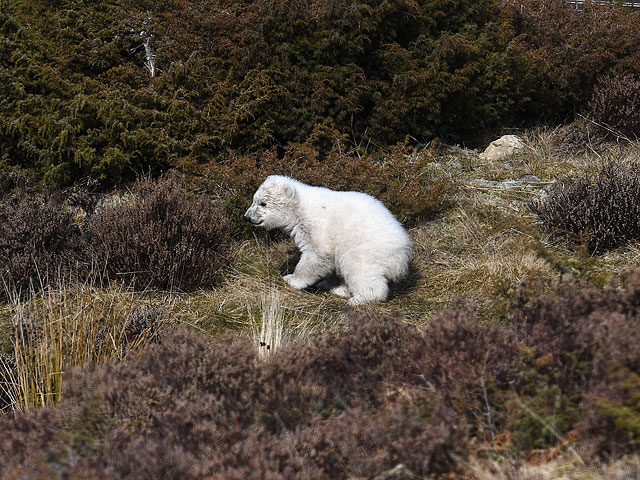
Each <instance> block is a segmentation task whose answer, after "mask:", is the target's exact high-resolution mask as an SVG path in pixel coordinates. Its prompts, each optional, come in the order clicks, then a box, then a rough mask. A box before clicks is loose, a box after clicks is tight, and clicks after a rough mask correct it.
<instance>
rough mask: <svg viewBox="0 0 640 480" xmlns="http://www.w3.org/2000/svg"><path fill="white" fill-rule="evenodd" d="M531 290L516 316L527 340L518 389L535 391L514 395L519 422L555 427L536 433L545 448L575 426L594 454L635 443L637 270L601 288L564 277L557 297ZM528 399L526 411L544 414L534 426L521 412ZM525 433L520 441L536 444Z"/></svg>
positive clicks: (639, 332)
mask: <svg viewBox="0 0 640 480" xmlns="http://www.w3.org/2000/svg"><path fill="white" fill-rule="evenodd" d="M523 292H524V291H523ZM533 292H537V290H535V289H534V290H532V291H530V292H529V293H528V294H523V295H521V296H520V297H519V299H518V300H517V302H516V303H515V304H514V309H515V311H514V314H513V316H512V319H511V321H512V323H513V326H514V329H515V330H514V333H515V335H516V337H517V338H518V341H519V343H520V344H521V345H522V348H521V354H520V356H519V366H518V371H519V372H521V373H520V375H519V379H518V381H517V385H518V387H517V391H518V392H520V394H521V395H522V394H527V395H528V396H529V397H530V399H527V398H525V397H522V398H520V399H516V398H514V399H512V402H511V404H512V407H514V408H512V409H511V421H512V422H513V424H514V426H516V427H519V428H522V427H523V425H525V424H528V425H531V426H533V427H535V428H538V429H540V427H541V420H542V421H545V423H546V424H547V425H549V424H550V425H552V426H553V427H554V428H553V429H549V428H548V427H545V430H546V432H541V433H543V435H544V436H543V437H538V438H540V439H541V440H544V442H543V443H542V444H541V446H543V445H544V446H548V445H549V444H550V442H552V441H553V442H555V441H558V439H559V437H558V436H562V435H563V434H564V433H566V432H568V431H569V430H571V429H573V430H574V431H576V432H578V434H579V439H580V441H581V443H582V444H583V445H584V446H585V448H586V449H587V450H589V451H591V452H592V453H593V452H595V453H602V454H606V453H607V452H612V451H613V452H616V453H619V452H622V451H628V450H629V449H632V448H634V447H633V443H632V442H633V441H635V438H636V437H635V435H637V430H636V429H635V427H634V425H635V424H634V423H633V422H634V419H637V409H636V411H634V410H633V409H634V407H633V405H634V404H633V403H632V402H633V401H634V400H633V398H636V397H637V395H638V389H637V387H638V385H637V383H636V382H635V381H634V378H635V377H633V375H631V373H632V372H636V371H637V369H638V368H640V350H639V349H638V348H637V345H638V342H639V341H640V328H639V327H640V300H639V299H640V296H639V295H638V293H639V292H640V272H638V271H634V272H632V273H630V274H628V275H626V276H625V278H623V281H622V283H621V284H620V285H615V284H614V285H611V286H608V287H606V288H605V289H604V290H602V291H601V290H597V289H595V288H593V287H590V286H586V285H580V284H576V283H575V282H565V283H564V284H563V286H562V288H561V290H560V292H559V294H556V295H539V293H533ZM513 400H515V402H514V401H513ZM523 402H527V403H528V407H527V408H528V410H530V413H529V414H528V416H529V417H532V418H534V419H535V418H537V419H541V420H537V424H538V425H537V427H536V425H535V423H533V422H532V421H531V420H532V418H529V419H528V420H527V419H526V416H527V415H523V412H522V407H521V405H522V403H523ZM531 412H533V415H532V414H531ZM525 413H526V412H525ZM527 434H528V433H527V432H526V431H523V430H520V431H519V432H518V435H519V436H520V439H518V438H516V439H515V441H516V442H517V441H518V440H521V441H522V442H523V444H524V442H525V441H527V440H529V442H528V443H526V445H532V444H535V440H534V442H533V443H532V442H531V441H530V440H531V438H530V437H529V438H528V437H527V436H526V435H527ZM544 437H546V439H545V438H544ZM553 437H555V439H554V438H553Z"/></svg>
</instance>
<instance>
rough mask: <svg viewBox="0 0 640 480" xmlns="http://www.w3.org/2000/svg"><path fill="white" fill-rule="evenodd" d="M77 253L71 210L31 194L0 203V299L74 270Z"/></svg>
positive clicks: (76, 231) (79, 248)
mask: <svg viewBox="0 0 640 480" xmlns="http://www.w3.org/2000/svg"><path fill="white" fill-rule="evenodd" d="M81 251H82V237H81V232H80V228H79V227H78V225H77V224H76V222H75V220H74V213H73V211H71V210H70V209H65V208H63V206H62V205H61V204H60V203H58V202H56V201H54V200H53V199H52V198H50V197H49V196H47V195H43V194H39V193H33V192H31V193H28V194H26V195H20V196H19V195H14V196H10V197H9V198H7V199H5V200H4V201H2V202H0V277H1V278H2V281H3V282H5V284H4V287H0V298H1V297H3V296H4V295H5V294H7V292H12V293H13V292H25V291H28V290H29V289H30V285H35V286H36V288H38V287H39V286H40V284H41V283H42V282H46V281H47V280H46V279H47V278H53V277H56V276H58V275H60V274H62V275H67V274H69V272H70V271H75V270H76V269H77V266H78V265H77V263H78V262H79V261H81Z"/></svg>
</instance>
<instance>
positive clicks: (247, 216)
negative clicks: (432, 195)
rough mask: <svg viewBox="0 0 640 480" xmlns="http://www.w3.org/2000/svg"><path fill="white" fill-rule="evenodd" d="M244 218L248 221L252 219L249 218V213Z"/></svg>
mask: <svg viewBox="0 0 640 480" xmlns="http://www.w3.org/2000/svg"><path fill="white" fill-rule="evenodd" d="M242 218H244V219H245V220H246V221H247V222H250V221H251V219H250V218H249V215H246V214H245V215H243V216H242Z"/></svg>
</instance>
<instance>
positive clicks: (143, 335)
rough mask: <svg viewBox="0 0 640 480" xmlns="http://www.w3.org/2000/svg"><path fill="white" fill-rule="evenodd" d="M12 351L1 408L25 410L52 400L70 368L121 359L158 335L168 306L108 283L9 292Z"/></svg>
mask: <svg viewBox="0 0 640 480" xmlns="http://www.w3.org/2000/svg"><path fill="white" fill-rule="evenodd" d="M13 299H14V301H13V303H12V304H11V305H9V306H8V309H9V310H10V312H11V323H12V333H11V335H10V338H11V343H12V353H11V355H10V356H9V358H10V361H8V360H7V359H6V358H5V360H3V361H2V362H0V389H1V392H2V393H3V394H4V397H5V398H6V399H7V405H5V406H4V408H8V409H20V410H27V409H29V408H32V407H37V406H45V405H50V404H53V403H56V402H58V401H59V400H60V398H61V396H62V395H63V391H64V387H63V383H64V380H63V379H64V378H65V375H66V374H68V373H69V372H70V371H71V369H72V368H73V367H76V366H82V365H85V364H88V363H99V362H103V361H106V360H108V359H111V358H118V359H124V358H126V357H127V356H128V355H129V354H130V353H131V352H133V351H135V350H136V349H138V348H139V347H140V346H142V345H145V344H147V343H149V342H151V341H153V339H154V338H155V337H156V335H158V333H159V331H160V330H161V329H162V328H163V327H164V326H165V325H166V323H168V321H169V314H168V309H165V308H164V307H163V306H159V305H148V304H146V305H145V303H144V302H143V301H142V299H141V298H139V297H138V296H136V295H134V293H133V292H132V291H129V290H126V289H125V288H124V287H122V286H115V285H112V286H110V287H108V288H106V289H101V288H98V287H94V286H91V285H88V284H81V285H76V286H69V285H67V284H64V283H61V284H60V285H58V286H57V287H51V286H47V287H45V288H43V289H42V290H41V291H39V292H37V293H36V292H35V291H33V292H32V295H31V298H30V299H28V300H22V299H20V297H19V296H17V295H14V296H13Z"/></svg>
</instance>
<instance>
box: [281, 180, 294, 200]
mask: <svg viewBox="0 0 640 480" xmlns="http://www.w3.org/2000/svg"><path fill="white" fill-rule="evenodd" d="M282 191H283V192H284V195H285V197H287V198H289V199H293V198H294V197H295V196H296V188H295V187H294V186H293V185H290V184H288V183H285V184H284V185H283V186H282Z"/></svg>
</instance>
